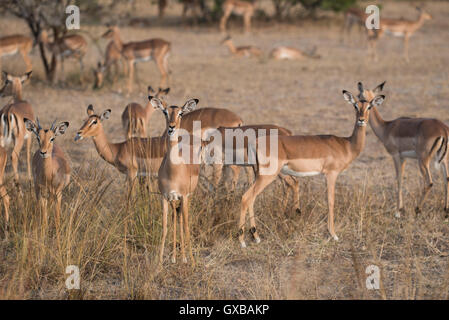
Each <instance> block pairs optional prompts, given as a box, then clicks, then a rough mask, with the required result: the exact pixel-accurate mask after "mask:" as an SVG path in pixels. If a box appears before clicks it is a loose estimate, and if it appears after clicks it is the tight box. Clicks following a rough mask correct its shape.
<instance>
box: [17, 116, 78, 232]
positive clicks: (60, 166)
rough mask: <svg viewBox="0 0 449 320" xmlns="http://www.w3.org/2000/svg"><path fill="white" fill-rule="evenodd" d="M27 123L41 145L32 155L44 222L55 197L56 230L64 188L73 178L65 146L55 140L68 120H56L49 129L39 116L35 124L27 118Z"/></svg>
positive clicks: (64, 128) (64, 129)
mask: <svg viewBox="0 0 449 320" xmlns="http://www.w3.org/2000/svg"><path fill="white" fill-rule="evenodd" d="M24 120H25V125H26V128H27V130H28V131H30V132H32V133H34V134H35V135H36V138H37V142H38V143H39V149H38V150H37V151H36V153H35V154H34V156H33V176H34V189H35V192H36V199H37V200H38V201H39V205H40V208H41V212H42V213H43V219H44V223H47V202H48V199H49V198H50V201H52V200H54V201H55V203H56V208H55V225H56V231H58V230H59V222H60V216H61V201H62V191H63V190H64V188H65V187H66V186H67V185H68V184H69V182H70V171H71V170H70V164H69V160H68V159H67V156H66V155H65V153H64V152H63V151H62V149H61V148H60V147H59V146H58V145H56V144H55V143H54V140H55V138H56V137H57V136H60V135H62V134H64V133H65V132H66V130H67V128H68V127H69V123H68V122H61V123H59V124H58V125H56V124H55V122H53V124H52V125H51V127H50V129H45V130H44V129H42V127H41V125H40V124H39V120H38V119H36V124H35V123H34V122H33V121H31V120H28V119H24Z"/></svg>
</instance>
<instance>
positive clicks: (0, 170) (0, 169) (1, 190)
mask: <svg viewBox="0 0 449 320" xmlns="http://www.w3.org/2000/svg"><path fill="white" fill-rule="evenodd" d="M5 167H6V154H5V158H4V159H2V163H1V164H0V196H1V197H2V199H3V207H4V210H5V235H6V237H7V235H8V223H9V195H8V192H7V190H6V188H5V185H4V184H3V175H4V173H5Z"/></svg>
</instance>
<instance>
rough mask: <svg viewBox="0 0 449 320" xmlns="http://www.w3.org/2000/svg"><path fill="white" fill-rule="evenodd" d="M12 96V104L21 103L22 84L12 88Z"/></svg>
mask: <svg viewBox="0 0 449 320" xmlns="http://www.w3.org/2000/svg"><path fill="white" fill-rule="evenodd" d="M12 95H13V97H14V102H19V101H22V84H19V85H15V86H13V87H12Z"/></svg>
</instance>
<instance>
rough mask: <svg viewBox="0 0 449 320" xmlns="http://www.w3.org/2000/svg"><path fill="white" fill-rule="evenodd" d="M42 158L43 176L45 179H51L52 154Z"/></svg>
mask: <svg viewBox="0 0 449 320" xmlns="http://www.w3.org/2000/svg"><path fill="white" fill-rule="evenodd" d="M52 153H53V152H52ZM42 160H43V171H44V176H45V178H46V179H47V180H51V179H52V177H53V154H52V155H51V156H50V157H48V158H43V159H42Z"/></svg>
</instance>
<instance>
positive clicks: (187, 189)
mask: <svg viewBox="0 0 449 320" xmlns="http://www.w3.org/2000/svg"><path fill="white" fill-rule="evenodd" d="M150 102H151V104H153V105H154V106H155V107H156V108H159V109H160V110H161V111H162V112H163V113H164V116H165V120H166V128H167V135H166V142H165V143H166V144H167V152H166V154H165V156H164V159H163V160H162V164H161V167H160V168H159V173H158V177H159V179H158V182H159V183H158V184H159V191H160V192H161V194H162V210H163V212H162V214H163V215H162V242H161V248H160V252H159V261H160V263H162V262H163V258H164V247H165V238H166V236H167V216H168V205H169V203H170V205H171V207H172V211H173V221H172V222H173V256H172V262H173V263H175V262H176V242H177V241H176V224H177V219H176V215H177V209H176V201H178V200H180V201H181V215H180V229H181V230H180V234H181V235H180V238H181V256H182V260H183V262H187V259H186V256H185V252H184V236H183V233H185V237H186V244H187V247H188V250H189V255H190V259H191V261H192V264H194V259H193V254H192V247H191V244H190V228H189V197H190V196H191V195H192V194H193V192H194V191H195V189H196V186H197V184H198V176H199V173H200V161H197V162H196V163H195V161H194V159H193V157H194V156H195V155H197V156H199V158H198V159H200V152H201V144H200V145H199V146H198V147H199V149H198V150H196V149H195V145H194V144H190V146H189V147H190V158H189V159H184V160H187V161H186V162H183V161H175V160H174V157H177V156H179V150H178V138H179V129H180V128H181V121H182V117H183V115H184V114H186V113H188V112H190V111H192V110H193V109H195V108H196V105H197V104H198V99H190V100H188V101H187V102H186V103H185V104H184V106H183V107H178V106H171V107H169V108H167V107H166V106H165V105H164V104H162V102H161V101H160V100H159V99H157V98H152V99H151V101H150ZM192 145H193V147H192ZM182 156H183V155H181V157H182ZM183 225H184V227H183ZM183 229H184V230H183Z"/></svg>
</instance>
